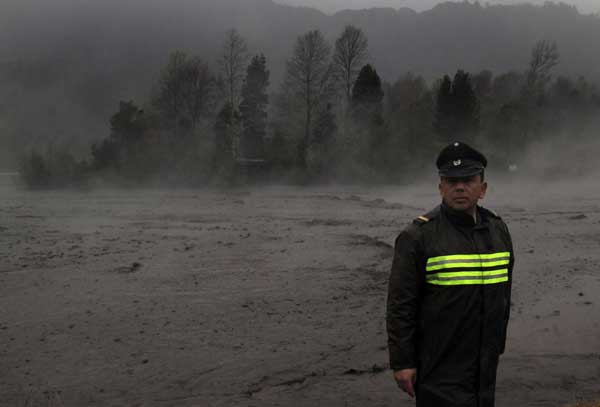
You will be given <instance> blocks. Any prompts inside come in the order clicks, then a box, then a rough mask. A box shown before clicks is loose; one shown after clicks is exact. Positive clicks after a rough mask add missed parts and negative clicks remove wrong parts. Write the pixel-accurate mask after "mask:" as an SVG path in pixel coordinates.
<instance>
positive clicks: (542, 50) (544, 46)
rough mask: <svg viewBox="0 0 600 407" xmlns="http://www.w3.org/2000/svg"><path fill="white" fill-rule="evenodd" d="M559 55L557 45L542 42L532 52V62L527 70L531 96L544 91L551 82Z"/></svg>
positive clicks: (528, 87) (527, 84)
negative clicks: (551, 73)
mask: <svg viewBox="0 0 600 407" xmlns="http://www.w3.org/2000/svg"><path fill="white" fill-rule="evenodd" d="M558 60H559V54H558V49H557V47H556V43H555V42H553V43H550V42H549V41H546V40H542V41H539V42H537V43H536V44H535V46H534V47H533V50H532V51H531V60H530V62H529V69H528V70H527V82H526V90H527V92H528V93H529V94H530V95H535V94H537V93H538V92H539V91H543V89H544V87H545V86H546V84H547V83H548V82H549V81H550V78H551V76H550V71H551V70H552V68H554V67H555V66H556V65H557V64H558Z"/></svg>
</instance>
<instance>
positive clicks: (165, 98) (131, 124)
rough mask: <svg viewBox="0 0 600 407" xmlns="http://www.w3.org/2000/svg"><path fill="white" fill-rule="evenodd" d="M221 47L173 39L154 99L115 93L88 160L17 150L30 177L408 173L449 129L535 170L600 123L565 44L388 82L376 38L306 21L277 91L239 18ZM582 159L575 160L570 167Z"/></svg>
mask: <svg viewBox="0 0 600 407" xmlns="http://www.w3.org/2000/svg"><path fill="white" fill-rule="evenodd" d="M221 51H222V52H221V55H220V57H219V60H218V63H217V66H218V67H219V68H218V70H216V71H213V70H211V68H210V66H209V64H208V63H207V62H206V60H205V59H204V58H203V57H202V56H199V55H189V54H187V53H186V52H184V51H181V50H175V51H173V52H172V53H171V54H170V55H168V57H167V58H166V62H165V64H164V67H163V68H162V70H161V74H160V77H159V79H158V82H157V83H156V84H155V85H154V86H153V88H152V91H151V92H150V93H151V97H150V98H149V100H143V101H134V100H124V101H121V102H119V106H118V107H117V110H116V112H114V114H112V116H111V117H110V134H109V135H108V136H107V137H106V138H105V139H104V140H102V141H100V142H97V143H94V144H92V145H91V146H90V151H89V157H88V158H84V159H78V158H76V157H74V156H73V155H72V154H71V153H70V152H69V151H68V150H66V149H56V148H52V147H48V148H46V149H41V150H38V149H32V150H30V151H28V152H27V154H26V155H25V156H23V157H22V158H21V162H20V173H21V176H22V178H23V180H24V181H25V183H26V184H27V185H29V186H31V187H42V188H44V187H64V186H76V185H88V184H89V182H90V181H91V180H94V182H97V181H98V180H101V181H102V182H110V183H113V184H117V185H119V184H121V185H140V186H144V185H160V184H165V185H185V186H198V185H215V184H216V185H238V184H243V183H248V182H252V183H254V182H291V183H301V184H305V183H322V182H369V183H372V182H376V183H378V182H379V183H386V182H406V181H407V180H409V179H410V178H411V177H414V176H415V174H418V172H419V171H420V170H421V169H422V168H425V167H427V166H428V165H429V163H430V162H431V161H432V159H433V156H434V155H435V153H436V152H437V151H439V150H440V149H441V148H442V147H443V146H444V145H445V144H447V143H449V142H452V141H454V140H461V141H464V142H467V143H471V144H473V145H476V146H481V147H482V148H484V149H485V150H486V151H487V152H488V154H489V156H490V158H491V159H490V162H491V163H492V166H494V167H495V168H496V169H498V170H500V171H519V170H520V169H521V168H524V169H528V170H531V168H530V166H528V160H529V159H530V158H529V157H530V156H531V152H532V148H533V149H535V148H536V146H538V145H543V144H545V143H550V142H552V143H555V142H559V143H566V144H570V145H578V144H585V143H587V142H589V141H593V140H595V137H596V136H595V134H594V132H596V131H597V130H598V117H599V115H598V113H600V93H599V91H598V88H597V86H596V85H595V84H593V83H591V82H589V81H588V80H586V78H585V77H583V76H579V77H576V78H571V77H568V76H564V75H553V69H554V67H555V66H556V65H557V64H558V63H559V61H560V53H559V50H558V48H557V46H556V44H555V43H552V42H550V41H546V40H541V41H539V42H538V43H536V44H535V46H534V47H533V49H532V50H531V56H530V61H529V64H528V66H526V67H524V69H523V70H522V71H509V72H503V73H496V74H495V73H493V72H491V71H489V70H483V71H481V72H475V73H471V72H466V71H464V70H458V71H457V72H455V73H452V74H448V75H444V76H443V77H440V78H437V79H436V80H434V81H433V82H431V83H428V82H427V81H426V80H425V79H424V78H423V77H422V76H420V75H419V74H418V73H411V72H409V73H406V74H404V75H401V76H400V77H399V78H398V79H397V80H396V81H394V82H392V83H386V82H384V81H382V79H381V78H380V76H379V75H378V72H377V68H376V67H374V66H372V65H371V64H369V63H368V56H369V39H368V37H367V36H366V35H365V33H364V32H363V30H361V29H360V28H359V27H356V26H353V25H347V26H346V27H345V28H344V29H343V31H342V32H341V33H340V34H339V36H338V37H337V39H336V40H335V43H333V44H330V43H328V41H327V40H326V39H325V37H324V36H323V34H322V33H321V32H320V31H319V30H311V31H307V32H306V33H304V34H302V35H300V36H299V37H298V38H297V39H296V41H295V44H294V47H293V49H292V50H291V57H290V58H289V59H288V60H287V61H286V64H285V69H284V72H285V73H284V77H283V80H282V82H281V84H280V86H279V87H278V88H277V91H276V92H274V93H273V94H269V92H268V88H269V85H270V67H269V61H268V60H267V58H266V57H265V55H264V54H263V53H261V52H260V51H259V50H257V51H253V50H250V49H249V47H248V45H247V42H246V40H245V39H244V38H243V37H242V36H241V35H240V34H239V32H238V31H237V30H235V29H231V30H229V31H228V32H227V35H226V37H225V38H223V39H222V45H221ZM582 153H583V152H582ZM566 168H567V166H565V165H564V164H563V163H556V165H555V166H554V167H549V168H544V171H545V175H546V176H554V175H556V174H558V173H561V174H564V172H565V170H566ZM587 170H588V168H586V166H585V164H581V165H573V164H572V163H571V164H569V165H568V173H569V174H570V175H577V174H581V173H585V172H586V171H587ZM555 173H556V174H555Z"/></svg>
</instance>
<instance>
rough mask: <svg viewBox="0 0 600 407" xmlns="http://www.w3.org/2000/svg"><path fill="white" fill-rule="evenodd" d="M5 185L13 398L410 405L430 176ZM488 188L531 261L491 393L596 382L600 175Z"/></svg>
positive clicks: (502, 406) (1, 358) (536, 392)
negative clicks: (395, 263)
mask: <svg viewBox="0 0 600 407" xmlns="http://www.w3.org/2000/svg"><path fill="white" fill-rule="evenodd" d="M5 178H6V177H5ZM0 193H1V197H2V199H1V200H0V233H1V236H2V238H1V239H0V258H1V259H2V261H1V262H0V405H1V406H11V407H13V406H77V407H79V406H161V407H162V406H307V407H308V406H311V407H314V406H357V407H365V406H398V407H401V406H411V405H413V404H412V402H411V401H410V400H409V399H408V397H407V396H405V395H404V394H403V393H401V391H400V390H399V389H398V388H397V387H396V386H395V384H394V382H393V379H392V374H391V372H390V370H389V369H388V365H387V348H386V333H385V321H384V316H385V299H386V294H387V293H386V290H387V278H388V273H389V269H390V264H391V256H392V244H393V241H394V238H395V236H396V234H397V233H398V232H399V231H400V230H401V229H402V228H403V227H404V226H405V225H406V224H407V223H408V222H410V221H411V220H412V219H414V218H415V217H416V216H418V215H421V214H423V213H425V211H427V210H428V209H430V208H431V207H433V206H435V205H436V204H437V203H438V201H439V197H438V194H437V191H436V184H435V180H433V181H432V183H431V184H430V185H427V186H419V187H416V186H393V187H392V186H390V187H385V188H384V187H374V188H366V187H340V186H337V187H319V188H316V187H315V188H292V187H268V188H265V187H263V188H244V189H237V190H233V191H232V190H230V191H216V190H204V191H201V190H107V189H105V190H94V191H89V192H81V191H68V192H65V191H46V192H43V191H41V192H30V191H24V190H19V189H17V188H15V187H14V185H12V184H11V183H10V182H6V179H4V181H3V182H2V185H1V186H0ZM483 204H484V205H485V206H487V207H489V208H491V209H493V210H495V211H496V212H498V213H499V214H500V215H501V216H502V217H503V219H504V220H505V221H506V222H507V224H508V225H509V228H510V230H511V232H512V235H513V239H514V242H515V251H516V258H517V263H516V268H515V273H514V291H513V312H512V319H511V323H510V327H509V329H510V332H509V340H508V345H507V350H506V353H505V355H503V356H502V360H501V366H500V369H499V379H498V388H497V405H498V406H499V407H509V406H511V407H512V406H561V405H563V404H565V403H569V402H573V401H576V400H578V399H581V398H589V399H592V398H595V397H597V396H599V395H600V379H599V377H600V325H599V324H600V189H598V188H596V187H595V186H594V185H593V184H589V185H588V184H576V185H573V184H570V183H566V182H564V183H554V184H546V185H540V184H537V183H534V182H529V183H522V182H517V181H514V180H513V181H512V182H504V183H502V184H495V183H494V181H493V179H492V180H491V185H490V192H489V195H488V197H487V199H486V200H485V201H484V202H483Z"/></svg>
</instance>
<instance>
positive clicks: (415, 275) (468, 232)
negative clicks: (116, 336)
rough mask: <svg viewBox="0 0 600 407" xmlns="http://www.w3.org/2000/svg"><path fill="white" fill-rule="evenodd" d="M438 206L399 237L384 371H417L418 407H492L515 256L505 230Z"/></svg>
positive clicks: (487, 214)
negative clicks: (388, 367)
mask: <svg viewBox="0 0 600 407" xmlns="http://www.w3.org/2000/svg"><path fill="white" fill-rule="evenodd" d="M477 213H478V215H477V223H476V222H475V220H474V219H473V218H472V217H471V216H469V215H466V214H464V213H461V212H456V211H453V210H452V209H451V208H449V207H447V206H445V205H444V204H442V205H440V206H438V207H437V208H436V209H434V210H433V211H431V212H430V213H428V214H427V215H425V216H424V217H419V218H418V219H416V220H415V221H414V222H413V223H412V224H411V225H409V226H408V227H407V228H406V229H404V230H403V231H402V232H401V233H400V234H399V235H398V237H397V239H396V243H395V252H394V260H393V264H392V271H391V275H390V280H389V290H388V301H387V331H388V345H389V352H390V367H391V368H392V369H393V370H401V369H407V368H417V369H418V370H417V389H416V391H417V406H423V407H458V406H461V407H467V406H468V407H492V406H493V405H494V389H495V382H496V369H497V366H498V357H499V355H500V354H502V352H503V351H504V344H505V341H506V327H507V323H508V317H509V311H510V291H511V284H512V269H513V265H514V254H513V247H512V241H511V237H510V234H509V231H508V228H507V227H506V224H505V223H504V222H503V221H502V220H501V219H500V218H499V217H498V216H497V215H495V214H494V213H492V212H491V211H489V210H487V209H484V208H482V207H478V211H477Z"/></svg>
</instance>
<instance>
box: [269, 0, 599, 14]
mask: <svg viewBox="0 0 600 407" xmlns="http://www.w3.org/2000/svg"><path fill="white" fill-rule="evenodd" d="M545 1H546V0H538V1H536V0H529V1H519V0H495V1H480V3H481V4H488V3H489V4H521V3H533V4H544V3H545ZM275 2H276V3H281V4H290V5H294V6H307V7H314V8H318V9H320V10H321V11H324V12H326V13H334V12H336V11H340V10H344V9H361V8H370V7H393V8H400V7H409V8H412V9H413V10H416V11H422V10H427V9H430V8H432V7H433V6H435V5H436V4H438V3H442V2H443V1H439V0H437V1H436V0H275ZM556 3H559V2H556ZM564 3H567V4H572V5H575V6H576V7H577V9H578V10H579V11H580V12H582V13H598V12H600V2H599V1H598V0H571V1H565V2H564Z"/></svg>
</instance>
